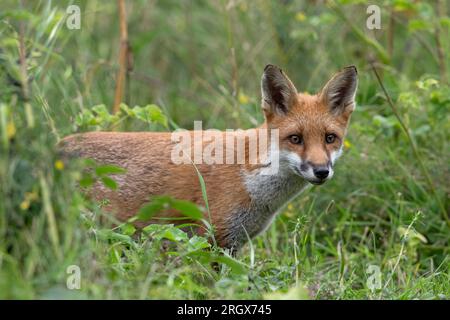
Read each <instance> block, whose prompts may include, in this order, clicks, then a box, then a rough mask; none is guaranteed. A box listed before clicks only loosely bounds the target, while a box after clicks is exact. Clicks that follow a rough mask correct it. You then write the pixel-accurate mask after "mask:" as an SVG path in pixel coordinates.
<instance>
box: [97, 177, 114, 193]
mask: <svg viewBox="0 0 450 320" xmlns="http://www.w3.org/2000/svg"><path fill="white" fill-rule="evenodd" d="M101 180H102V182H103V184H104V185H105V187H108V188H109V189H111V190H116V189H117V182H116V181H114V179H112V178H110V177H107V176H104V177H101Z"/></svg>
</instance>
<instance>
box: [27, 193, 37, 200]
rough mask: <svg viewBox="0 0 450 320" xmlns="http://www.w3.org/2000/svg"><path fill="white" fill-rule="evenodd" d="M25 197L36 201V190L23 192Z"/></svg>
mask: <svg viewBox="0 0 450 320" xmlns="http://www.w3.org/2000/svg"><path fill="white" fill-rule="evenodd" d="M25 199H28V200H30V201H36V200H37V199H38V194H37V193H36V192H34V191H33V192H26V193H25Z"/></svg>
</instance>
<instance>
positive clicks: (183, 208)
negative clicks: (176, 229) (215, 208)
mask: <svg viewBox="0 0 450 320" xmlns="http://www.w3.org/2000/svg"><path fill="white" fill-rule="evenodd" d="M170 206H171V207H172V208H173V209H176V210H178V211H179V212H180V213H181V214H183V215H185V216H188V217H190V218H192V219H194V220H200V219H202V218H203V212H202V211H201V210H200V209H199V208H198V206H197V205H196V204H195V203H192V202H190V201H186V200H172V201H171V203H170Z"/></svg>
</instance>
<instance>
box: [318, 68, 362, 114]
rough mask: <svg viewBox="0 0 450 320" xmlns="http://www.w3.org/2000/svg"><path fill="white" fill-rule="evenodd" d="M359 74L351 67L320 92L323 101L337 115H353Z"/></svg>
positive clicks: (339, 73)
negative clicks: (345, 113)
mask: <svg viewBox="0 0 450 320" xmlns="http://www.w3.org/2000/svg"><path fill="white" fill-rule="evenodd" d="M357 86H358V72H357V71H356V67H355V66H349V67H346V68H344V69H342V70H341V71H340V72H338V73H337V74H335V75H334V76H333V77H332V78H331V79H330V80H329V81H328V83H327V84H326V85H325V86H324V87H323V89H322V90H321V92H320V96H321V98H322V101H323V102H324V103H326V104H327V105H328V106H329V108H330V110H331V111H332V112H333V113H335V114H342V113H344V112H347V113H351V112H352V111H353V109H354V108H355V94H356V88H357Z"/></svg>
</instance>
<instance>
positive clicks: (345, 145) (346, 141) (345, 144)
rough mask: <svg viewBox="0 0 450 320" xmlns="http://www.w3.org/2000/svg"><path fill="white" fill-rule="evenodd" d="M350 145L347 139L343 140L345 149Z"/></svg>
mask: <svg viewBox="0 0 450 320" xmlns="http://www.w3.org/2000/svg"><path fill="white" fill-rule="evenodd" d="M351 146H352V144H351V143H350V141H348V140H347V139H345V140H344V147H345V148H346V149H350V147H351Z"/></svg>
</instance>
